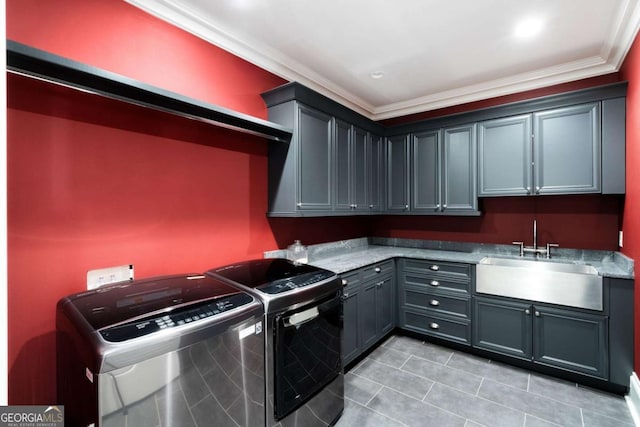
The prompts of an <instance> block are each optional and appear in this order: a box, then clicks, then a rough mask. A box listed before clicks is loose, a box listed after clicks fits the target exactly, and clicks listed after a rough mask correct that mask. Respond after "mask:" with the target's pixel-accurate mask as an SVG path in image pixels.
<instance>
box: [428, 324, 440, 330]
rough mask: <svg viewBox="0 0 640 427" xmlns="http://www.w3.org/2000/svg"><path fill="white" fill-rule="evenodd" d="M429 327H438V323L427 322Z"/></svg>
mask: <svg viewBox="0 0 640 427" xmlns="http://www.w3.org/2000/svg"><path fill="white" fill-rule="evenodd" d="M429 327H430V328H431V329H439V328H440V325H438V324H437V323H436V322H431V323H429Z"/></svg>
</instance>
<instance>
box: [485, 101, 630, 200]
mask: <svg viewBox="0 0 640 427" xmlns="http://www.w3.org/2000/svg"><path fill="white" fill-rule="evenodd" d="M600 105H601V103H600V102H595V103H589V104H581V105H575V106H569V107H562V108H557V109H553V110H545V111H540V112H536V113H532V114H525V115H520V116H514V117H506V118H500V119H495V120H489V121H485V122H481V123H480V124H479V131H478V134H479V135H478V158H479V166H478V183H479V190H478V194H479V195H480V196H517V195H530V194H532V195H537V194H576V193H599V192H601V182H602V180H601V153H602V149H601V146H602V142H601V117H600V116H601V112H600V110H601V106H600ZM610 110H613V111H614V112H617V110H614V109H613V108H609V109H608V111H610ZM611 117H612V119H610V120H609V119H608V122H609V121H612V120H613V119H615V115H614V114H611ZM609 133H611V132H609ZM618 139H619V138H618ZM611 191H612V192H613V191H615V190H613V189H612V190H611ZM623 191H624V190H623Z"/></svg>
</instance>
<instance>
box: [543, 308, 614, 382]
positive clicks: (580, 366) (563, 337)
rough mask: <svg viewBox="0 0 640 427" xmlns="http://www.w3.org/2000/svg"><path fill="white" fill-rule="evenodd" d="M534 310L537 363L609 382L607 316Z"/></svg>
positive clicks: (545, 309)
mask: <svg viewBox="0 0 640 427" xmlns="http://www.w3.org/2000/svg"><path fill="white" fill-rule="evenodd" d="M533 310H534V317H533V319H534V321H533V328H534V329H533V338H534V341H533V342H534V345H533V357H534V360H535V361H536V362H538V363H543V364H545V365H551V366H556V367H560V368H564V369H568V370H571V371H575V372H582V373H585V374H589V375H593V376H596V377H600V378H605V379H606V378H608V367H609V359H608V345H607V343H608V334H607V331H608V326H607V318H606V317H605V316H598V315H592V314H589V313H581V312H577V311H571V310H560V309H554V308H546V307H539V306H534V307H533Z"/></svg>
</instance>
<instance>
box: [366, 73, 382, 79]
mask: <svg viewBox="0 0 640 427" xmlns="http://www.w3.org/2000/svg"><path fill="white" fill-rule="evenodd" d="M369 76H370V77H371V78H372V79H374V80H378V79H381V78H382V77H383V76H384V73H383V72H382V71H374V72H372V73H371V74H369Z"/></svg>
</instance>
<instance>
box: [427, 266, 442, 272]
mask: <svg viewBox="0 0 640 427" xmlns="http://www.w3.org/2000/svg"><path fill="white" fill-rule="evenodd" d="M429 270H431V271H438V270H440V267H438V266H437V265H432V266H431V267H429Z"/></svg>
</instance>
